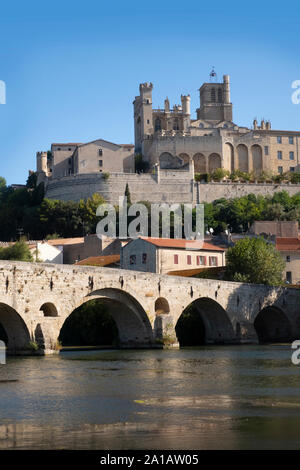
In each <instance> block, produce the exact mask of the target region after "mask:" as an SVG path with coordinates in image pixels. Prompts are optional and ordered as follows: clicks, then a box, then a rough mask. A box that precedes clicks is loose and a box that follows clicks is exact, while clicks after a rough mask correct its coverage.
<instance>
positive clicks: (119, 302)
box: [62, 288, 154, 348]
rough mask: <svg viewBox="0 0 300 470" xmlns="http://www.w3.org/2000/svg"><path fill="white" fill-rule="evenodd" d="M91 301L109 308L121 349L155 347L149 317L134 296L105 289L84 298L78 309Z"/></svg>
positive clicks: (117, 290) (116, 290)
mask: <svg viewBox="0 0 300 470" xmlns="http://www.w3.org/2000/svg"><path fill="white" fill-rule="evenodd" d="M90 300H101V303H102V304H103V305H106V306H107V307H108V309H109V313H110V314H111V316H112V318H113V320H114V321H115V323H116V326H117V329H118V333H119V341H120V347H123V348H136V347H151V346H153V344H154V338H153V330H152V326H151V323H150V321H149V318H148V315H147V313H146V312H145V310H144V309H143V307H142V306H141V304H140V303H139V302H138V301H137V300H136V299H135V298H134V297H133V296H132V295H130V294H129V293H127V292H125V291H123V290H121V289H117V288H103V289H99V290H96V291H93V292H91V293H90V294H89V295H87V296H86V297H84V299H82V301H81V302H80V303H79V305H77V306H76V308H77V307H79V306H80V305H83V304H84V303H86V302H88V301H90ZM74 310H75V309H73V310H72V312H73V311H74ZM72 312H70V315H71V314H72ZM68 316H69V315H68ZM66 318H67V317H66ZM66 318H65V320H66ZM62 326H63V325H62Z"/></svg>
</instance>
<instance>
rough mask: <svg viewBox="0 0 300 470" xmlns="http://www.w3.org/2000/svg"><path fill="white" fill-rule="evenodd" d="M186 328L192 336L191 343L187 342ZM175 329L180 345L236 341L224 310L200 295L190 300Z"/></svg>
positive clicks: (215, 302) (216, 303) (213, 301)
mask: <svg viewBox="0 0 300 470" xmlns="http://www.w3.org/2000/svg"><path fill="white" fill-rule="evenodd" d="M185 329H186V331H185ZM187 330H189V331H190V334H191V336H192V338H191V340H192V344H189V343H191V341H190V339H189V338H188V336H187ZM175 331H176V335H177V338H178V341H179V344H180V345H182V346H188V345H191V346H192V345H194V346H195V345H200V344H218V343H219V344H225V343H233V342H235V341H236V335H235V333H234V330H233V326H232V323H231V321H230V319H229V317H228V315H227V312H226V310H224V308H223V307H222V306H221V305H220V304H219V303H218V302H217V301H215V300H213V299H211V298H209V297H201V298H200V299H196V300H194V301H193V302H191V303H190V304H189V305H188V306H187V307H186V308H185V309H184V311H183V312H182V314H181V316H180V317H179V319H178V321H177V324H176V326H175Z"/></svg>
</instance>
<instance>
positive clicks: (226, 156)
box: [133, 75, 300, 175]
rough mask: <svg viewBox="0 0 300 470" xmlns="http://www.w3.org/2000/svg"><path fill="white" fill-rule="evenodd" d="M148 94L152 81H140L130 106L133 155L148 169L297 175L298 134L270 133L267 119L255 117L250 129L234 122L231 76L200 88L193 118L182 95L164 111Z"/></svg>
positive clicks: (290, 132) (187, 99) (286, 132)
mask: <svg viewBox="0 0 300 470" xmlns="http://www.w3.org/2000/svg"><path fill="white" fill-rule="evenodd" d="M152 91H153V85H152V83H142V84H141V85H140V94H139V96H136V98H135V100H134V102H133V105H134V130H135V153H136V154H140V155H142V159H143V161H144V162H146V163H147V166H148V167H149V168H152V167H153V165H159V166H160V168H161V169H172V170H175V169H177V170H180V169H186V168H187V166H189V165H191V164H193V165H194V170H195V172H196V173H211V172H213V171H214V170H215V169H217V168H224V169H226V170H228V171H229V172H230V173H232V172H233V171H234V170H241V171H243V172H247V173H250V172H253V173H254V174H256V175H259V174H261V173H262V172H267V173H272V174H278V173H285V172H293V171H298V168H299V159H300V154H299V151H300V150H299V149H300V147H299V144H300V132H294V131H277V130H272V129H271V122H270V121H267V122H265V121H264V120H262V121H261V123H260V124H258V122H257V120H256V119H255V120H254V121H253V127H252V128H247V127H241V126H239V125H237V124H235V123H234V122H233V112H232V111H233V106H232V103H231V100H230V78H229V75H224V77H223V82H222V83H216V82H213V81H212V82H209V83H204V84H203V85H202V86H201V88H200V90H199V92H200V106H199V108H197V109H196V119H192V118H191V102H190V96H189V95H187V96H183V95H181V104H180V105H174V106H173V108H171V107H170V103H169V100H168V98H166V100H165V102H164V107H163V109H153V107H152Z"/></svg>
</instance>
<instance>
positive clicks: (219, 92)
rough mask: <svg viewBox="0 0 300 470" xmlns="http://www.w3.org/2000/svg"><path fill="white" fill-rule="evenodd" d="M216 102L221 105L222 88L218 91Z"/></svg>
mask: <svg viewBox="0 0 300 470" xmlns="http://www.w3.org/2000/svg"><path fill="white" fill-rule="evenodd" d="M218 101H219V103H222V88H219V89H218Z"/></svg>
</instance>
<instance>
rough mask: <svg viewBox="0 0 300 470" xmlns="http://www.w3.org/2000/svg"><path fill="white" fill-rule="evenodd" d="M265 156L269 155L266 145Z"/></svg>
mask: <svg viewBox="0 0 300 470" xmlns="http://www.w3.org/2000/svg"><path fill="white" fill-rule="evenodd" d="M265 155H269V147H268V146H267V145H266V146H265Z"/></svg>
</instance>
